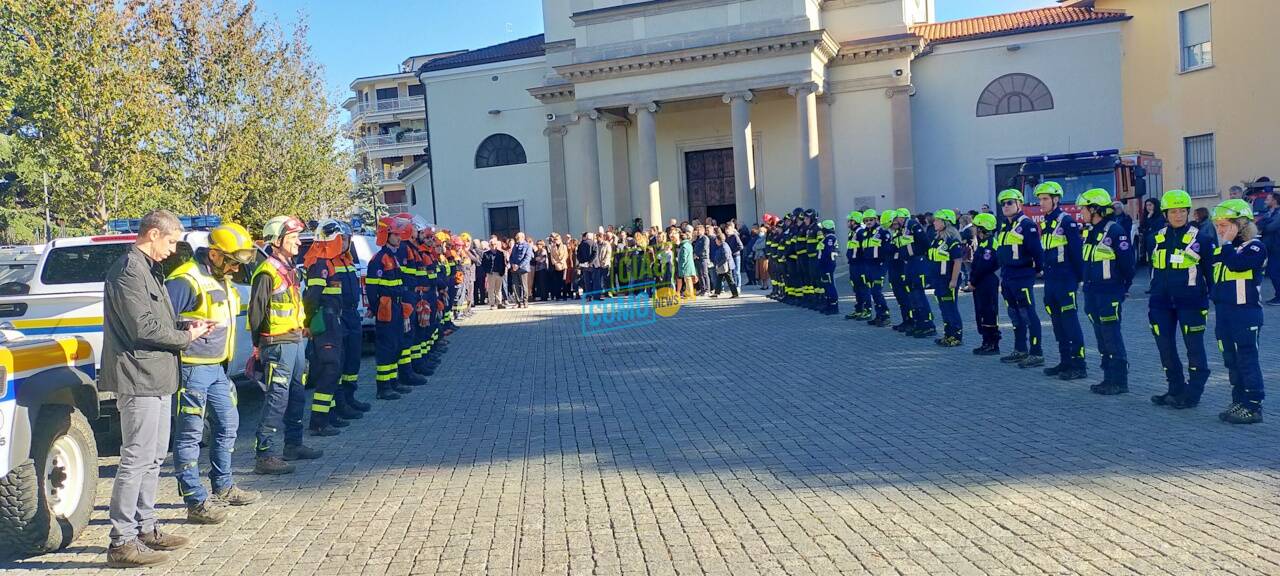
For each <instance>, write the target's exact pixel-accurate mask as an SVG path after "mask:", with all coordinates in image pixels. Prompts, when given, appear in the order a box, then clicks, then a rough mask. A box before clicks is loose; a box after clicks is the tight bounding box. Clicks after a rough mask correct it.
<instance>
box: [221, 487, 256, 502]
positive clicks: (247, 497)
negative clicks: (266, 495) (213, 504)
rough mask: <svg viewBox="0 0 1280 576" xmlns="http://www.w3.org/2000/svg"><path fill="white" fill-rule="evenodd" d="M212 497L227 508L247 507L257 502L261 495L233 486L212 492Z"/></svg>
mask: <svg viewBox="0 0 1280 576" xmlns="http://www.w3.org/2000/svg"><path fill="white" fill-rule="evenodd" d="M213 497H214V498H216V499H217V500H218V501H219V502H221V503H223V504H226V505H227V506H247V505H249V504H253V503H254V502H257V501H258V498H261V497H262V494H259V493H257V492H254V491H253V490H245V489H244V488H241V487H239V486H234V485H233V486H231V487H230V488H227V489H226V490H223V491H221V492H214V493H213Z"/></svg>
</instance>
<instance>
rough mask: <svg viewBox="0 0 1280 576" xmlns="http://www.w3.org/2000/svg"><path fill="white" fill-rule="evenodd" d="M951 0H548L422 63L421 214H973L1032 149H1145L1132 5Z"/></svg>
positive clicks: (480, 217) (539, 221)
mask: <svg viewBox="0 0 1280 576" xmlns="http://www.w3.org/2000/svg"><path fill="white" fill-rule="evenodd" d="M942 1H957V0H942ZM933 9H934V2H933V0H648V1H640V2H636V1H619V0H544V2H543V14H544V26H545V30H546V32H545V34H544V35H540V36H535V37H530V38H523V39H520V40H516V41H513V42H508V43H505V44H500V45H497V46H491V47H487V48H481V49H477V50H471V51H467V52H462V53H459V54H457V55H454V56H451V57H446V58H441V59H437V60H433V61H431V62H428V63H426V64H425V65H423V66H422V67H421V68H420V69H419V70H418V72H417V75H418V78H419V79H420V81H421V82H422V84H423V85H424V86H425V92H426V102H427V130H428V138H429V142H430V144H429V157H430V160H429V162H418V163H415V164H414V165H413V166H411V167H410V168H408V169H407V170H406V171H405V172H404V173H402V174H401V175H400V177H401V180H403V181H404V182H405V185H406V187H407V188H408V189H409V190H410V194H409V197H410V198H412V199H413V205H412V206H411V210H412V211H414V212H416V213H419V214H422V215H424V216H425V217H427V218H428V219H431V220H433V221H437V222H439V223H441V224H442V225H446V226H448V227H450V228H453V229H455V230H469V231H471V232H472V233H473V234H478V233H499V234H507V233H510V232H511V231H512V230H514V229H521V230H524V231H526V232H528V233H531V234H534V235H536V236H543V235H546V234H548V233H550V232H552V231H556V232H561V233H565V232H569V233H573V234H575V235H576V234H580V233H581V232H583V231H585V230H589V229H595V228H596V227H597V226H601V225H608V224H616V225H623V224H627V223H630V222H631V220H632V219H633V218H636V217H639V218H641V219H643V220H644V222H645V223H646V224H652V223H661V224H665V223H666V222H668V221H669V220H671V219H676V220H687V219H692V218H703V217H708V216H709V217H712V218H716V219H717V220H719V221H725V220H728V219H729V218H736V219H737V221H738V222H739V223H751V222H757V221H759V220H760V216H761V215H762V214H763V213H765V212H772V213H775V214H776V213H781V212H784V211H789V210H791V209H792V208H794V207H797V206H804V207H815V208H817V209H818V210H819V211H820V213H821V214H822V215H823V217H824V218H825V217H831V218H834V219H836V220H841V219H842V217H841V216H839V215H842V214H844V213H846V212H848V211H849V210H853V209H855V208H863V207H873V208H876V209H881V210H882V209H886V208H893V207H906V208H910V209H913V210H920V211H924V210H935V209H938V208H943V207H947V208H959V209H969V208H977V207H978V206H979V205H981V204H983V203H990V202H991V201H992V199H993V198H994V195H995V189H997V188H999V187H1002V186H1004V185H1006V184H1007V182H1003V180H1006V179H1007V175H1008V170H1009V167H1010V166H1013V165H1016V164H1017V163H1018V162H1020V161H1021V159H1022V158H1024V157H1026V156H1032V155H1040V154H1063V153H1075V152H1087V151H1091V150H1100V149H1108V148H1120V147H1121V146H1122V145H1123V128H1122V121H1121V120H1122V119H1121V109H1122V106H1121V94H1120V90H1121V78H1120V71H1121V62H1120V45H1121V38H1120V34H1121V30H1122V26H1123V25H1124V22H1125V20H1127V16H1125V15H1124V14H1123V13H1119V12H1104V11H1094V10H1093V9H1091V8H1081V7H1068V6H1055V7H1050V8H1045V9H1042V10H1032V11H1025V12H1018V13H1012V14H1005V15H997V16H992V17H983V18H975V19H968V20H960V21H954V22H944V23H935V22H934V17H933Z"/></svg>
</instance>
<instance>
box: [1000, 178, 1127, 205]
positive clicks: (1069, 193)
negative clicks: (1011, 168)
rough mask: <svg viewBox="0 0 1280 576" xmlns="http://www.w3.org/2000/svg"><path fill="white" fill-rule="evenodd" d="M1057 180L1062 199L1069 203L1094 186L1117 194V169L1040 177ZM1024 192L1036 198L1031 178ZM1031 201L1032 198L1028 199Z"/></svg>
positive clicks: (1044, 180)
mask: <svg viewBox="0 0 1280 576" xmlns="http://www.w3.org/2000/svg"><path fill="white" fill-rule="evenodd" d="M1051 180H1052V181H1054V182H1057V183H1058V184H1060V185H1061V186H1062V201H1063V202H1064V203H1067V204H1074V203H1075V201H1076V198H1078V197H1079V196H1080V194H1081V193H1082V192H1084V191H1085V190H1089V189H1092V188H1101V189H1103V190H1106V191H1107V192H1109V193H1111V194H1115V187H1116V176H1115V171H1113V170H1106V171H1102V172H1086V173H1084V174H1070V175H1068V174H1045V175H1043V176H1041V177H1040V181H1041V182H1048V181H1051ZM1024 188H1025V189H1024V190H1023V191H1022V193H1023V194H1025V195H1026V196H1027V198H1028V199H1033V198H1035V189H1036V185H1035V184H1033V183H1031V182H1030V180H1028V182H1027V183H1026V184H1025V185H1024ZM1028 201H1029V202H1030V201H1031V200H1028Z"/></svg>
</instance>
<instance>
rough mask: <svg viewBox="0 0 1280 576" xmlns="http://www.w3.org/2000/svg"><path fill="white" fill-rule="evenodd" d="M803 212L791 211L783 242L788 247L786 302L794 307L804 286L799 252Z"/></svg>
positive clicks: (799, 210)
mask: <svg viewBox="0 0 1280 576" xmlns="http://www.w3.org/2000/svg"><path fill="white" fill-rule="evenodd" d="M801 212H803V211H802V210H801V209H799V208H796V209H795V210H792V211H791V222H790V223H789V224H788V225H787V231H786V235H785V236H784V238H783V242H782V243H783V245H784V246H785V247H786V248H785V252H786V255H787V256H786V258H787V297H786V300H784V301H785V302H786V303H787V304H791V305H793V306H794V305H795V304H796V300H797V299H798V298H799V297H800V295H801V294H802V290H801V288H802V287H803V286H804V281H803V279H802V278H800V271H799V267H800V253H799V251H798V250H799V248H798V245H799V242H798V240H799V234H800V232H799V230H800V214H801Z"/></svg>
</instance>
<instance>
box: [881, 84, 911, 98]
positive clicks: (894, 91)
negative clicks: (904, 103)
mask: <svg viewBox="0 0 1280 576" xmlns="http://www.w3.org/2000/svg"><path fill="white" fill-rule="evenodd" d="M915 95H916V87H915V85H914V84H906V85H903V86H894V87H892V88H886V89H885V91H884V97H885V98H890V99H892V98H893V97H894V96H915Z"/></svg>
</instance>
